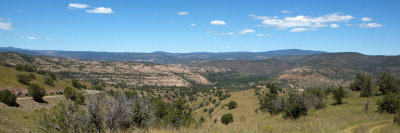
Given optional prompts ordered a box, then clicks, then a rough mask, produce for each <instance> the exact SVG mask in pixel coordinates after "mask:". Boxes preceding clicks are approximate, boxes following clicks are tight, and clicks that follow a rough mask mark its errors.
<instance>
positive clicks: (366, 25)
mask: <svg viewBox="0 0 400 133" xmlns="http://www.w3.org/2000/svg"><path fill="white" fill-rule="evenodd" d="M360 27H361V28H379V27H383V25H382V24H378V23H367V24H366V23H363V24H360Z"/></svg>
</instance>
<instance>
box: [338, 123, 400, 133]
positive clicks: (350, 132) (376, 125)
mask: <svg viewBox="0 0 400 133" xmlns="http://www.w3.org/2000/svg"><path fill="white" fill-rule="evenodd" d="M391 122H392V120H383V121H373V122H365V123H359V124H355V125H352V126H349V127H347V128H345V129H343V130H342V131H340V133H353V132H354V130H355V129H356V128H358V127H361V126H366V127H371V128H369V130H368V132H369V133H372V132H373V131H375V130H377V129H381V128H383V127H386V126H388V125H390V124H391Z"/></svg>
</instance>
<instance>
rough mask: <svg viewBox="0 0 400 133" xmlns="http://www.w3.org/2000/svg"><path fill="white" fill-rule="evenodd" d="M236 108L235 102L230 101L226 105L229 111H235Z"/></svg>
mask: <svg viewBox="0 0 400 133" xmlns="http://www.w3.org/2000/svg"><path fill="white" fill-rule="evenodd" d="M236 107H237V103H236V102H235V101H230V102H229V103H228V109H229V110H231V109H235V108H236Z"/></svg>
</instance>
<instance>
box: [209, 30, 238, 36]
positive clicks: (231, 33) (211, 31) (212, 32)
mask: <svg viewBox="0 0 400 133" xmlns="http://www.w3.org/2000/svg"><path fill="white" fill-rule="evenodd" d="M206 33H207V34H215V35H230V36H233V35H235V33H233V32H228V33H223V32H221V33H219V32H216V31H214V30H206Z"/></svg>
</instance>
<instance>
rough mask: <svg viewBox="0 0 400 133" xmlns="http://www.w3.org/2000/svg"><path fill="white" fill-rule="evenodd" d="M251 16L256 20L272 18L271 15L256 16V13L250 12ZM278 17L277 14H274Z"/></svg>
mask: <svg viewBox="0 0 400 133" xmlns="http://www.w3.org/2000/svg"><path fill="white" fill-rule="evenodd" d="M249 17H251V18H253V19H255V20H265V19H270V18H271V17H269V16H256V15H255V14H250V15H249ZM274 17H277V16H274Z"/></svg>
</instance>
